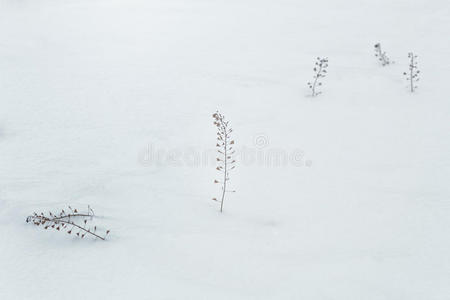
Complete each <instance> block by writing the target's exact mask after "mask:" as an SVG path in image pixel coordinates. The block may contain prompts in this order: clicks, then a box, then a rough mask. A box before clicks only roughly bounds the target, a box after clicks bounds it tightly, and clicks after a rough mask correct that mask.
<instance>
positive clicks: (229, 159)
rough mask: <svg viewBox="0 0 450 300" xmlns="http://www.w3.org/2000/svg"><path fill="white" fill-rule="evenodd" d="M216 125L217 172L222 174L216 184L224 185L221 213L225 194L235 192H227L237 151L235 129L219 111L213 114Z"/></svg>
mask: <svg viewBox="0 0 450 300" xmlns="http://www.w3.org/2000/svg"><path fill="white" fill-rule="evenodd" d="M213 118H214V125H215V126H216V127H217V144H216V147H217V152H218V157H217V158H216V161H217V167H216V170H217V171H219V172H220V173H222V175H223V177H222V179H221V180H217V179H216V180H214V183H218V184H221V185H222V195H221V199H220V212H222V211H223V202H224V200H225V194H226V193H227V192H235V191H230V190H227V182H228V181H229V180H230V175H229V172H230V171H231V170H233V169H234V168H235V167H236V165H235V163H236V160H234V159H233V154H234V153H235V150H234V149H233V146H234V140H233V139H232V138H231V133H232V132H233V129H232V128H231V127H230V125H229V121H226V120H225V116H223V115H222V114H220V113H219V112H218V111H217V112H216V113H214V114H213ZM213 200H214V201H218V200H217V198H213Z"/></svg>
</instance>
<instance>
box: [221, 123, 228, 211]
mask: <svg viewBox="0 0 450 300" xmlns="http://www.w3.org/2000/svg"><path fill="white" fill-rule="evenodd" d="M221 123H222V129H223V132H224V148H225V149H224V159H223V162H224V171H223V187H222V189H223V190H222V201H220V212H222V211H223V200H224V199H225V191H226V188H227V160H228V159H227V148H228V140H227V139H228V134H227V128H226V126H225V125H224V123H223V121H221Z"/></svg>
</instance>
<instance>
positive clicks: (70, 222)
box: [26, 206, 110, 240]
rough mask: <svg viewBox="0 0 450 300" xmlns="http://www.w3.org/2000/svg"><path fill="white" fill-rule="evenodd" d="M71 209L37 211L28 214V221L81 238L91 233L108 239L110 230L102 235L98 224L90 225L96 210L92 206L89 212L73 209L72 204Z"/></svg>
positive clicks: (93, 235) (98, 237)
mask: <svg viewBox="0 0 450 300" xmlns="http://www.w3.org/2000/svg"><path fill="white" fill-rule="evenodd" d="M69 210H70V211H68V212H66V211H65V210H64V209H63V210H61V212H59V213H56V214H55V213H52V212H51V211H50V212H48V214H44V213H43V212H41V213H40V214H38V213H36V212H35V213H33V214H32V215H31V216H28V217H27V219H26V221H27V223H30V222H31V223H33V224H34V225H36V226H42V227H44V229H55V230H57V231H66V232H67V233H68V234H72V233H74V234H75V235H76V236H78V237H80V238H84V237H85V235H88V236H89V235H90V236H92V237H94V238H97V239H101V240H105V239H106V236H107V235H108V234H109V232H110V231H109V230H106V232H105V233H104V235H103V236H101V235H99V233H97V226H93V227H92V226H89V225H88V222H89V221H91V220H92V218H93V217H94V211H93V210H92V208H91V207H90V206H88V211H87V213H80V212H78V210H77V209H76V208H75V209H72V207H70V206H69ZM88 220H89V221H88ZM75 232H76V233H75Z"/></svg>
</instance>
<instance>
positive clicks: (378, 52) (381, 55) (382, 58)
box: [375, 43, 391, 67]
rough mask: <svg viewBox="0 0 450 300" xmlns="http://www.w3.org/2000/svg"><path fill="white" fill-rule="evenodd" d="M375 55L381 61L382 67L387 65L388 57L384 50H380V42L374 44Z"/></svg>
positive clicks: (388, 62)
mask: <svg viewBox="0 0 450 300" xmlns="http://www.w3.org/2000/svg"><path fill="white" fill-rule="evenodd" d="M375 57H378V60H379V61H380V62H381V65H382V66H383V67H384V66H386V65H389V64H390V63H391V61H390V59H389V57H388V56H387V54H386V52H383V51H382V50H381V44H380V43H377V44H375Z"/></svg>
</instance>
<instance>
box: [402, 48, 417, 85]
mask: <svg viewBox="0 0 450 300" xmlns="http://www.w3.org/2000/svg"><path fill="white" fill-rule="evenodd" d="M408 58H409V70H408V72H403V75H405V76H406V80H407V81H409V88H410V90H411V93H414V91H415V90H416V89H417V85H416V82H417V81H419V74H420V71H419V69H418V68H417V55H415V54H414V53H412V52H409V53H408Z"/></svg>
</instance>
